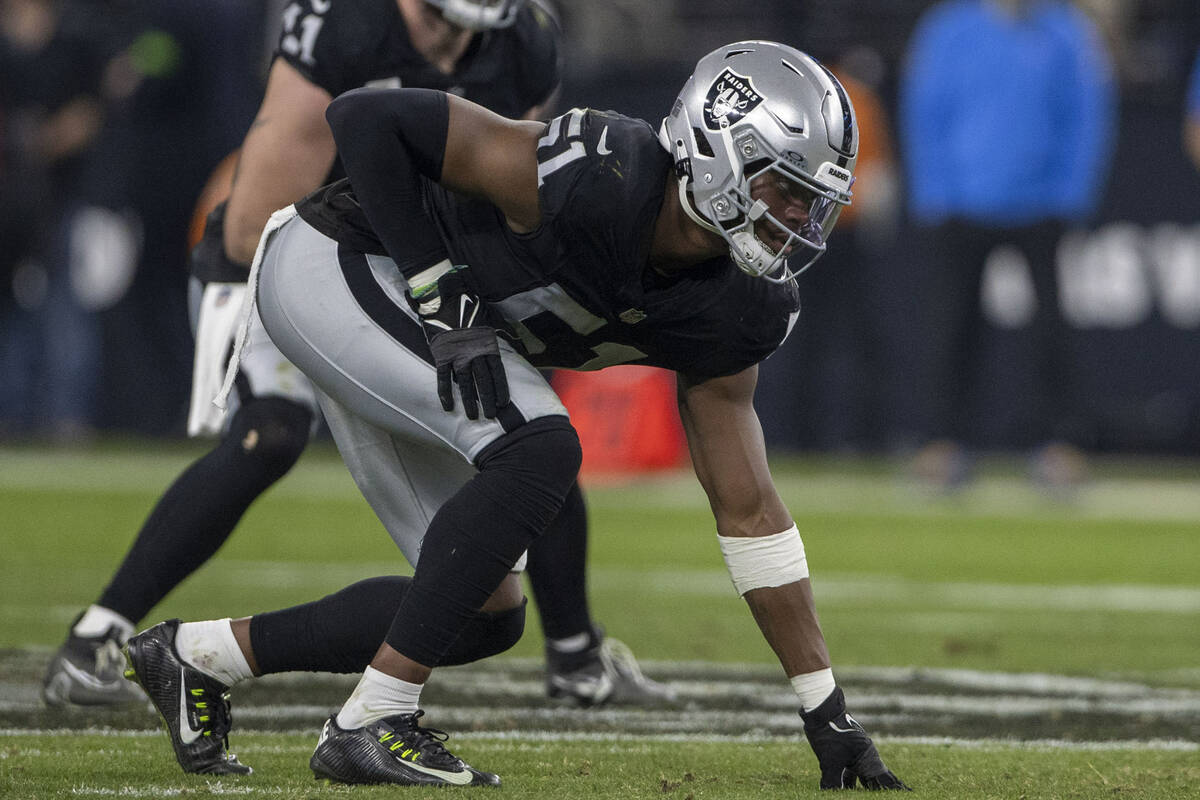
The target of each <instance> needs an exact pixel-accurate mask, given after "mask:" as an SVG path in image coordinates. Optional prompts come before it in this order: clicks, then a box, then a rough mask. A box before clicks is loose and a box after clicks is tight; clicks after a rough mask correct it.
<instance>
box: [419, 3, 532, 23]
mask: <svg viewBox="0 0 1200 800" xmlns="http://www.w3.org/2000/svg"><path fill="white" fill-rule="evenodd" d="M425 2H427V3H429V5H431V6H437V7H438V8H439V9H441V11H442V16H443V17H445V18H446V21H447V22H450V23H452V24H454V25H457V26H459V27H460V28H467V29H469V30H473V31H485V30H491V29H493V28H507V27H508V26H509V25H512V24H513V22H514V21H515V20H516V18H517V12H519V11H520V10H521V6H523V5H525V0H425Z"/></svg>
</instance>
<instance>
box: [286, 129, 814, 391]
mask: <svg viewBox="0 0 1200 800" xmlns="http://www.w3.org/2000/svg"><path fill="white" fill-rule="evenodd" d="M669 177H670V183H669V186H670V189H671V190H672V191H674V187H675V181H674V176H673V173H672V171H671V161H670V157H669V155H668V154H667V152H666V151H665V150H664V149H663V148H662V146H661V145H660V144H659V142H658V138H657V136H655V134H654V131H653V130H652V129H651V128H650V126H649V125H647V124H646V123H645V122H643V121H641V120H636V119H631V118H629V117H625V116H622V115H619V114H615V113H611V112H598V111H584V110H580V109H575V110H573V111H571V112H569V113H567V114H564V115H563V116H561V117H558V118H557V119H555V120H553V121H552V122H551V123H550V124H549V125H548V126H547V128H546V132H545V134H544V135H543V136H542V138H541V140H540V141H539V143H538V180H539V190H538V191H539V200H540V205H541V212H542V224H541V226H540V227H539V228H538V229H537V230H536V231H533V232H532V233H529V234H516V233H513V232H512V230H511V229H509V227H508V226H507V225H506V224H505V222H504V219H503V217H502V216H501V215H500V213H499V212H498V211H497V209H496V208H495V207H494V206H492V205H491V204H489V203H486V202H483V201H479V200H472V199H467V198H463V197H462V196H460V195H455V194H453V193H451V192H447V191H446V190H444V189H442V188H441V187H440V186H438V185H436V184H434V183H432V182H426V183H425V186H424V188H425V204H426V210H427V211H428V212H429V213H430V215H431V216H432V217H433V219H434V220H435V222H436V224H437V225H438V228H439V231H440V233H441V235H442V238H443V240H444V241H445V244H446V247H447V249H448V250H449V252H450V254H451V258H452V259H453V260H454V262H455V263H459V264H468V265H471V269H469V270H468V271H467V273H466V274H467V276H468V278H469V279H470V280H471V281H472V283H473V284H474V288H475V289H476V290H477V291H478V292H479V293H480V295H481V296H482V297H484V298H485V299H486V300H487V301H488V303H489V305H490V307H491V308H492V310H493V312H495V314H494V315H495V317H497V319H496V320H495V321H496V322H497V324H498V325H500V326H501V327H502V328H503V329H504V330H505V332H506V335H507V336H508V338H509V339H510V340H511V341H512V342H513V344H514V345H515V346H516V347H517V348H518V349H519V350H520V351H521V352H522V353H523V354H524V355H525V356H526V357H527V358H528V359H529V360H530V361H531V362H532V363H533V364H534V365H536V366H538V367H561V368H567V369H580V370H590V369H600V368H602V367H606V366H611V365H613V364H622V363H638V364H646V365H649V366H657V367H665V368H667V369H672V370H676V371H678V372H682V373H684V374H687V375H689V376H692V377H695V378H710V377H716V376H720V375H730V374H733V373H735V372H739V371H741V370H743V369H745V368H746V367H749V366H751V365H753V364H756V363H758V362H759V361H761V360H762V359H764V358H766V357H767V356H768V355H770V354H771V353H772V352H774V350H775V349H776V348H777V347H779V345H780V344H781V343H782V342H783V340H784V338H785V337H786V336H787V334H788V331H789V330H790V328H791V325H792V323H793V322H794V321H795V317H796V314H797V312H798V311H799V298H798V293H797V291H796V287H795V284H794V283H789V284H774V283H771V282H769V281H766V280H763V279H761V278H754V277H752V276H750V275H747V274H745V273H743V272H742V271H740V270H739V269H737V267H735V266H734V264H733V263H732V261H731V260H730V258H729V257H728V256H722V257H718V258H714V259H712V260H710V261H707V262H704V263H702V264H697V265H695V266H693V267H691V268H689V269H687V270H685V271H683V272H682V273H680V274H678V275H676V276H674V277H671V278H666V277H662V276H660V275H658V274H657V273H656V272H655V271H654V270H652V269H649V268H648V266H647V265H648V258H649V249H650V243H651V238H652V235H653V232H654V223H655V220H656V219H657V217H658V213H659V210H660V208H661V206H662V202H663V192H664V191H666V190H667V189H668V178H669ZM298 209H299V211H300V215H301V217H303V218H304V219H305V220H306V221H307V222H309V224H311V225H313V226H314V227H315V228H317V229H318V230H320V231H321V232H323V233H325V234H326V235H328V236H331V237H332V238H334V239H337V240H338V241H339V242H341V243H342V244H343V245H345V246H347V247H350V248H353V249H355V250H359V251H362V252H367V253H374V254H379V255H382V254H384V250H383V247H382V245H381V244H380V243H379V240H378V239H376V238H375V237H374V234H373V233H372V231H371V229H370V226H369V225H368V224H367V222H366V218H365V216H364V215H363V214H362V211H361V209H359V208H358V204H357V203H356V202H355V200H354V197H353V190H352V188H351V187H350V186H349V184H348V182H345V181H343V182H340V183H338V184H334V185H332V186H329V187H326V188H325V189H324V190H323V191H319V192H317V193H315V194H313V195H312V196H310V197H309V198H306V199H305V200H304V201H302V202H301V203H300V204H298Z"/></svg>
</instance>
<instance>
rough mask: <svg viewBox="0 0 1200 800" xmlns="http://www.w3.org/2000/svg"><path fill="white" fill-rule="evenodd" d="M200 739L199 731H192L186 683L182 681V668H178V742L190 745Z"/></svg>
mask: <svg viewBox="0 0 1200 800" xmlns="http://www.w3.org/2000/svg"><path fill="white" fill-rule="evenodd" d="M199 738H200V731H197V730H193V728H192V723H191V720H189V719H188V713H187V683H186V682H185V681H184V670H183V667H180V668H179V740H180V741H181V742H183V743H184V744H191V743H192V742H194V741H196V740H197V739H199Z"/></svg>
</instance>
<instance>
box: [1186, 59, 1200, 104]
mask: <svg viewBox="0 0 1200 800" xmlns="http://www.w3.org/2000/svg"><path fill="white" fill-rule="evenodd" d="M1187 113H1188V116H1192V117H1196V116H1200V51H1197V52H1196V63H1195V64H1193V65H1192V77H1191V80H1189V81H1188V93H1187Z"/></svg>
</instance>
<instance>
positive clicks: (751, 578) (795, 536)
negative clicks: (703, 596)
mask: <svg viewBox="0 0 1200 800" xmlns="http://www.w3.org/2000/svg"><path fill="white" fill-rule="evenodd" d="M717 540H718V541H719V542H720V543H721V555H723V556H725V566H726V567H728V568H729V577H730V578H731V579H732V580H733V588H735V589H737V593H738V594H739V595H744V594H745V593H746V592H748V591H750V590H751V589H761V588H763V587H765V586H783V585H784V584H785V583H795V582H796V581H798V580H801V579H802V578H807V577H808V558H807V557H806V556H805V555H804V542H803V541H802V540H801V539H800V531H799V529H798V528H797V527H796V526H795V525H792V527H790V528H788V529H787V530H786V531H784V532H783V533H776V534H772V535H771V536H720V535H718V536H717Z"/></svg>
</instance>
